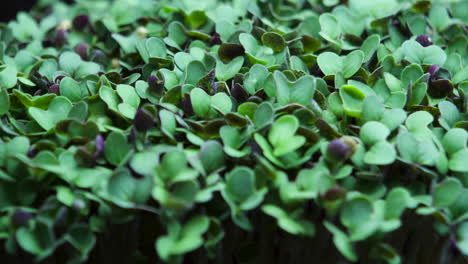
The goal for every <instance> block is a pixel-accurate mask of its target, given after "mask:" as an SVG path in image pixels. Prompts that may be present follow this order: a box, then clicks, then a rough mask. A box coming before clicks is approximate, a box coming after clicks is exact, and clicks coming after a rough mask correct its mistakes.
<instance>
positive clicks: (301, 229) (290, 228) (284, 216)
mask: <svg viewBox="0 0 468 264" xmlns="http://www.w3.org/2000/svg"><path fill="white" fill-rule="evenodd" d="M262 211H263V212H264V213H265V214H268V215H270V216H272V217H274V218H276V221H277V223H278V225H279V226H280V227H281V228H282V229H284V230H285V231H286V232H288V233H290V234H293V235H306V236H313V235H314V234H315V227H314V224H313V223H311V222H309V221H306V220H302V219H294V218H293V217H292V216H291V214H288V212H285V211H284V210H283V209H282V208H280V207H278V206H275V205H271V204H266V205H264V206H262Z"/></svg>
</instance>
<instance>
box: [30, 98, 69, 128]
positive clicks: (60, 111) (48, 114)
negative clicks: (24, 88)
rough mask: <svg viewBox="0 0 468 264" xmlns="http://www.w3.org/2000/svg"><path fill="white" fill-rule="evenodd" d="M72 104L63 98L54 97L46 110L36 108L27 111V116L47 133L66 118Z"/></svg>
mask: <svg viewBox="0 0 468 264" xmlns="http://www.w3.org/2000/svg"><path fill="white" fill-rule="evenodd" d="M71 109H72V103H71V102H70V101H69V100H68V99H67V98H66V97H63V96H57V97H55V98H54V99H53V100H52V102H51V103H50V105H49V108H48V109H47V110H42V109H39V108H36V107H30V108H29V109H28V111H29V115H30V116H31V117H32V118H33V119H34V120H35V121H36V122H37V123H38V124H39V125H40V126H41V127H42V128H43V129H45V130H47V131H49V130H50V129H52V128H54V127H55V125H56V124H57V123H58V122H59V121H61V120H64V119H66V118H67V117H68V113H69V112H70V110H71Z"/></svg>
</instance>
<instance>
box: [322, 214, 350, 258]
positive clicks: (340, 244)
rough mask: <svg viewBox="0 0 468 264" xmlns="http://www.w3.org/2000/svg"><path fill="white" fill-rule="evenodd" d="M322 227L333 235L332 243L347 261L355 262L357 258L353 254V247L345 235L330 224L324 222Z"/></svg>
mask: <svg viewBox="0 0 468 264" xmlns="http://www.w3.org/2000/svg"><path fill="white" fill-rule="evenodd" d="M323 225H324V226H325V227H326V228H327V230H328V231H330V232H331V233H332V234H333V243H335V246H336V248H337V249H338V250H339V251H340V253H341V254H343V256H345V257H346V258H347V259H348V260H349V261H357V260H358V257H357V255H356V253H355V252H354V249H353V245H352V243H351V241H350V240H349V238H348V237H347V236H346V234H345V233H344V232H343V231H341V230H340V229H338V228H337V227H336V226H335V225H333V224H332V223H330V222H328V221H325V222H324V223H323Z"/></svg>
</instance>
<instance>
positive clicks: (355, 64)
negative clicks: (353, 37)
mask: <svg viewBox="0 0 468 264" xmlns="http://www.w3.org/2000/svg"><path fill="white" fill-rule="evenodd" d="M363 61H364V52H362V51H360V50H355V51H353V52H351V53H349V54H348V55H346V56H345V57H344V58H343V69H342V72H343V76H344V77H345V78H350V77H352V76H353V75H354V74H355V73H356V72H357V71H358V70H359V68H361V65H362V63H363Z"/></svg>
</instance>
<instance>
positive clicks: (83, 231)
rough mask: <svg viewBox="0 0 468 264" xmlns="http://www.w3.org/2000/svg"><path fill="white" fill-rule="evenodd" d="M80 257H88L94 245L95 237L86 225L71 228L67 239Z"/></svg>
mask: <svg viewBox="0 0 468 264" xmlns="http://www.w3.org/2000/svg"><path fill="white" fill-rule="evenodd" d="M67 240H68V241H69V242H70V243H71V244H72V245H73V246H74V247H75V248H76V249H78V250H79V251H80V252H81V255H82V256H86V257H87V256H88V254H89V253H90V252H91V250H92V249H93V247H94V245H95V244H96V236H95V235H94V234H93V233H92V232H91V230H90V229H89V227H87V226H86V225H80V226H76V227H74V228H72V229H71V230H70V232H69V234H68V239H67Z"/></svg>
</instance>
